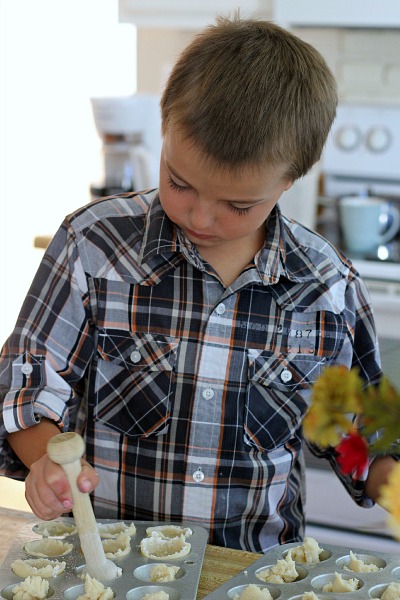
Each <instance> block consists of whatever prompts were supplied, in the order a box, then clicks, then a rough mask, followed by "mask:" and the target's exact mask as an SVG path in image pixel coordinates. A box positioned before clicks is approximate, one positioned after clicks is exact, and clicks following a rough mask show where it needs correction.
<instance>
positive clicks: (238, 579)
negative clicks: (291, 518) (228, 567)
mask: <svg viewBox="0 0 400 600" xmlns="http://www.w3.org/2000/svg"><path fill="white" fill-rule="evenodd" d="M317 541H318V540H317ZM300 545H301V543H299V542H296V543H291V544H284V545H282V546H277V547H276V548H273V549H272V550H270V551H269V552H268V553H266V554H264V555H263V556H262V557H261V558H259V559H258V560H257V561H255V562H254V563H253V564H252V565H250V566H249V567H247V568H246V569H245V570H243V571H241V572H240V573H238V574H237V575H236V576H235V577H232V579H229V581H227V582H225V583H224V584H223V585H222V586H220V587H219V588H218V589H216V590H214V591H213V592H211V593H210V594H208V595H207V596H206V597H205V598H204V599H203V600H233V598H234V596H235V595H236V594H238V595H239V596H240V594H241V593H242V592H243V591H244V589H245V588H246V587H247V586H248V585H250V584H255V585H256V586H257V587H259V588H267V589H268V590H269V592H270V594H271V596H272V598H273V599H274V600H277V599H278V598H279V600H301V597H302V595H303V594H304V593H305V592H314V593H315V594H316V595H317V596H318V598H319V599H320V600H369V599H370V598H380V597H381V596H382V594H383V592H384V591H385V589H386V588H387V587H388V585H389V584H390V583H392V582H398V583H400V553H399V555H394V554H386V553H382V552H379V554H378V553H376V554H374V553H373V552H370V551H367V550H365V551H364V550H360V549H358V548H345V547H342V546H333V545H330V544H324V545H321V544H320V547H321V548H323V552H322V553H321V554H320V562H319V563H309V564H304V563H296V569H297V572H298V573H299V577H298V578H297V580H296V581H294V582H293V583H282V584H276V583H266V582H264V581H261V580H260V579H258V577H257V573H258V572H259V571H263V570H264V569H267V568H270V567H272V566H273V565H275V564H276V562H277V560H278V559H281V558H285V556H286V554H287V552H288V550H290V548H294V547H295V546H300ZM350 550H352V552H354V554H355V555H356V556H357V558H359V559H361V560H363V561H364V562H365V563H374V564H375V565H377V566H378V567H382V569H381V570H380V571H375V572H371V573H355V572H354V571H347V570H345V569H344V568H343V567H344V566H345V565H348V563H349V561H350ZM399 550H400V546H399ZM335 572H337V573H339V574H340V575H341V576H342V579H354V578H356V579H358V580H359V582H360V583H359V588H358V589H357V591H354V592H323V591H322V588H323V586H324V585H325V584H327V583H329V582H330V581H332V579H333V578H334V576H335Z"/></svg>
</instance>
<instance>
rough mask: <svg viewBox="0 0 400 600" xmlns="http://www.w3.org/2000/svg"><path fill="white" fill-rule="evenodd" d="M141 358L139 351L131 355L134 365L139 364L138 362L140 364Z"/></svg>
mask: <svg viewBox="0 0 400 600" xmlns="http://www.w3.org/2000/svg"><path fill="white" fill-rule="evenodd" d="M141 358H142V355H141V354H140V352H139V350H134V351H133V352H132V353H131V361H132V362H133V363H138V362H140V360H141Z"/></svg>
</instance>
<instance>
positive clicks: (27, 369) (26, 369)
mask: <svg viewBox="0 0 400 600" xmlns="http://www.w3.org/2000/svg"><path fill="white" fill-rule="evenodd" d="M21 371H22V373H23V374H24V375H30V374H31V373H32V371H33V367H32V365H31V364H30V363H24V364H23V365H22V367H21Z"/></svg>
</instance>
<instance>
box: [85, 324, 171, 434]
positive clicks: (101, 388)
mask: <svg viewBox="0 0 400 600" xmlns="http://www.w3.org/2000/svg"><path fill="white" fill-rule="evenodd" d="M178 345H179V340H177V339H174V338H170V337H166V336H162V335H157V334H150V333H144V334H143V333H140V334H138V333H130V332H127V331H119V330H104V329H103V330H101V331H100V334H99V338H98V346H97V359H98V362H97V371H96V376H95V386H94V393H93V396H94V401H95V405H94V419H95V420H97V421H102V422H103V423H105V424H106V425H107V426H109V427H111V428H112V429H115V430H117V431H119V432H121V433H123V434H125V435H128V436H134V437H149V436H151V435H156V434H157V433H160V432H161V431H162V430H164V429H165V427H166V426H167V425H168V422H169V419H170V416H171V406H170V402H171V394H172V388H173V384H174V365H175V362H176V353H177V348H178Z"/></svg>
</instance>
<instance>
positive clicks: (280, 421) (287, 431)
mask: <svg viewBox="0 0 400 600" xmlns="http://www.w3.org/2000/svg"><path fill="white" fill-rule="evenodd" d="M325 365H326V362H325V358H321V357H318V356H310V355H306V354H287V355H285V354H274V353H273V352H270V351H264V352H262V353H261V354H260V353H258V352H257V351H254V352H253V351H252V350H249V352H248V378H249V383H248V386H247V397H246V405H245V415H244V439H245V442H246V443H247V444H249V445H250V446H254V447H256V448H257V449H258V450H261V451H270V450H274V449H276V448H278V447H279V446H281V445H282V444H284V443H285V442H288V441H289V440H290V439H291V438H293V437H294V436H295V435H296V433H297V430H298V429H299V427H300V425H301V421H302V418H303V417H304V415H305V412H306V410H307V408H308V405H309V402H310V395H311V387H312V385H313V383H314V382H315V380H316V379H317V378H318V377H319V375H320V374H321V372H322V369H323V367H325Z"/></svg>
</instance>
